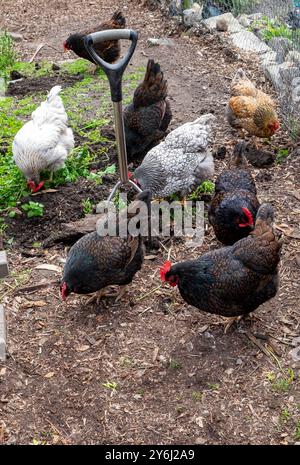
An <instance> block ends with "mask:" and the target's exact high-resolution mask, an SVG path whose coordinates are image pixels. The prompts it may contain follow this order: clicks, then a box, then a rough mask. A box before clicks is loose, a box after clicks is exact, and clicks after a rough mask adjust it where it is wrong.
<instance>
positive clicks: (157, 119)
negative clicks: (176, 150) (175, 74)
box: [124, 60, 172, 160]
mask: <svg viewBox="0 0 300 465" xmlns="http://www.w3.org/2000/svg"><path fill="white" fill-rule="evenodd" d="M167 95H168V86H167V81H166V79H164V75H163V72H162V71H161V68H160V65H159V64H158V63H155V62H154V60H148V64H147V70H146V73H145V77H144V80H143V82H142V83H141V84H139V85H138V87H137V88H136V90H135V92H134V95H133V101H132V103H131V104H130V105H128V106H127V107H125V108H124V126H125V136H126V148H127V156H128V159H129V160H131V159H133V158H134V156H136V155H138V154H140V155H142V154H143V155H144V154H145V153H146V152H147V151H148V150H149V149H150V148H151V147H153V146H154V145H155V144H156V143H157V142H158V141H160V140H161V139H162V138H163V137H164V136H165V134H166V130H167V129H168V126H169V124H170V121H171V119H172V112H171V106H170V102H169V100H168V99H167Z"/></svg>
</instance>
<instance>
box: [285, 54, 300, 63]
mask: <svg viewBox="0 0 300 465" xmlns="http://www.w3.org/2000/svg"><path fill="white" fill-rule="evenodd" d="M285 61H290V62H292V63H295V64H296V65H298V66H300V52H297V51H296V50H293V51H291V52H289V53H288V54H287V56H286V57H285Z"/></svg>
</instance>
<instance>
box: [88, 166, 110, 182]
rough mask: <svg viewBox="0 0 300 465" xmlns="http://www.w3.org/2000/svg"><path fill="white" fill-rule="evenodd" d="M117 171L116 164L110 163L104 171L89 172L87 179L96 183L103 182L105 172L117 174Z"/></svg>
mask: <svg viewBox="0 0 300 465" xmlns="http://www.w3.org/2000/svg"><path fill="white" fill-rule="evenodd" d="M115 173H116V165H115V164H113V165H110V166H107V167H106V168H105V169H104V170H102V171H97V172H96V173H94V172H92V173H89V175H88V176H87V179H89V180H91V181H95V183H96V184H102V178H103V176H104V175H105V174H115Z"/></svg>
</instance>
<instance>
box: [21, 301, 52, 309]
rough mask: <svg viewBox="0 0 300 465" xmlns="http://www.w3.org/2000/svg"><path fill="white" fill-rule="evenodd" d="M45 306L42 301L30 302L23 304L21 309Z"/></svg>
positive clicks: (45, 303)
mask: <svg viewBox="0 0 300 465" xmlns="http://www.w3.org/2000/svg"><path fill="white" fill-rule="evenodd" d="M45 305H47V302H45V301H44V300H32V301H27V302H25V303H24V304H23V305H22V308H32V307H45Z"/></svg>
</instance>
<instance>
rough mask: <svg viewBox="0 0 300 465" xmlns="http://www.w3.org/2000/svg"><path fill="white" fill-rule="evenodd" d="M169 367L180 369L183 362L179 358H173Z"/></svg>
mask: <svg viewBox="0 0 300 465" xmlns="http://www.w3.org/2000/svg"><path fill="white" fill-rule="evenodd" d="M169 367H170V368H172V370H180V369H181V368H182V363H181V362H179V361H178V360H175V359H171V360H170V363H169Z"/></svg>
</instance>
